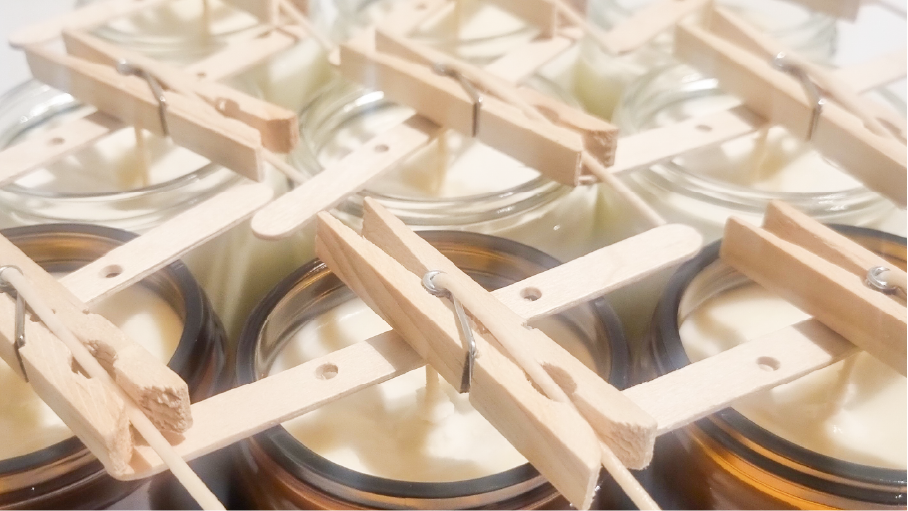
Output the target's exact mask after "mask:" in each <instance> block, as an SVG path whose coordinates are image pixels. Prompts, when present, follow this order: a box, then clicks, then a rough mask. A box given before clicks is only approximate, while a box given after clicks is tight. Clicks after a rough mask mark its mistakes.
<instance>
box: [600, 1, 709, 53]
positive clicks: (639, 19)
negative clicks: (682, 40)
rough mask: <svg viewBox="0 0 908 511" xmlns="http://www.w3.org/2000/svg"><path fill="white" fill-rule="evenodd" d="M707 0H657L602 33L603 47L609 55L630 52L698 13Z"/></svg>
mask: <svg viewBox="0 0 908 511" xmlns="http://www.w3.org/2000/svg"><path fill="white" fill-rule="evenodd" d="M708 3H709V0H659V1H657V2H653V3H651V4H649V5H647V6H646V7H644V8H642V9H640V10H639V11H637V12H635V13H634V14H633V15H632V16H631V17H630V18H628V19H626V20H624V21H623V22H621V24H620V25H618V26H616V27H615V28H613V29H611V30H609V31H608V32H607V33H605V35H604V36H603V37H604V44H605V46H606V47H607V48H609V49H610V50H611V52H612V53H614V54H618V55H621V54H623V53H629V52H631V51H634V50H636V49H638V48H640V47H641V46H643V45H644V44H646V43H648V42H649V41H651V40H652V39H653V38H654V37H656V36H657V35H659V34H660V33H662V32H663V31H665V30H668V29H669V28H671V27H673V26H675V25H676V24H677V23H678V22H679V21H681V20H682V19H684V18H685V17H687V16H689V15H690V14H692V13H694V12H696V11H698V10H700V9H702V8H703V7H705V6H706V5H707V4H708Z"/></svg>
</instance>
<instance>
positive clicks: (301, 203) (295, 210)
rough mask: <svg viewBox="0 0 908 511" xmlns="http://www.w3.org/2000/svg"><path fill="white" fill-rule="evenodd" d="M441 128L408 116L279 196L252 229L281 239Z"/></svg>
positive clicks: (411, 151)
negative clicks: (397, 124)
mask: <svg viewBox="0 0 908 511" xmlns="http://www.w3.org/2000/svg"><path fill="white" fill-rule="evenodd" d="M440 129H441V128H440V127H439V126H437V125H435V124H433V123H432V122H431V121H429V120H427V119H425V118H422V117H419V116H413V117H410V119H409V120H407V121H406V122H405V123H403V124H401V125H399V126H396V127H395V128H392V129H391V130H389V131H386V132H385V133H382V134H380V135H378V136H377V137H375V138H373V139H372V140H370V141H368V142H366V143H365V144H364V145H362V146H360V147H358V148H357V149H356V150H354V151H353V152H351V153H350V154H348V155H347V156H345V157H344V158H342V159H341V160H340V161H339V162H337V163H335V164H334V165H331V166H329V167H327V168H325V169H324V170H322V171H321V172H320V173H318V174H316V175H315V176H313V177H312V178H311V179H309V180H308V181H306V182H305V183H304V184H302V185H301V186H298V187H297V188H295V189H294V190H292V191H290V192H288V193H286V194H284V195H282V196H280V197H278V198H277V199H275V200H274V202H272V203H271V204H269V205H268V206H266V207H265V208H263V209H262V211H260V212H259V213H258V214H256V215H255V216H254V217H253V219H252V230H253V231H254V232H255V234H256V235H257V236H259V237H261V238H264V239H282V238H285V237H287V236H289V235H291V234H292V233H293V232H295V231H296V230H297V229H298V228H299V227H301V226H302V225H304V224H305V223H306V222H308V221H309V220H310V219H313V218H315V215H316V214H318V212H319V211H325V210H328V209H330V208H332V207H334V206H336V205H338V204H340V203H341V202H343V201H344V199H346V198H347V197H348V196H349V195H350V194H351V193H354V192H355V191H356V190H361V189H363V188H365V186H366V184H367V183H368V182H369V181H371V180H372V179H374V178H375V177H376V176H377V175H379V174H381V173H383V172H384V171H385V170H388V169H390V168H392V167H394V166H395V165H397V164H398V163H399V162H400V161H401V160H402V159H404V158H406V157H407V156H409V155H410V154H412V153H413V151H414V150H415V149H416V148H418V147H420V146H424V145H426V144H428V143H429V142H431V141H432V139H433V138H434V136H435V135H436V134H437V133H438V131H439V130H440Z"/></svg>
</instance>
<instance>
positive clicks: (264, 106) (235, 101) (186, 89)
mask: <svg viewBox="0 0 908 511" xmlns="http://www.w3.org/2000/svg"><path fill="white" fill-rule="evenodd" d="M63 42H64V43H65V44H66V51H67V52H69V54H70V55H73V56H75V57H78V58H80V59H83V60H87V61H90V62H95V63H98V64H104V65H108V66H116V65H117V63H118V62H120V61H123V60H125V61H127V62H129V63H130V64H132V65H134V66H137V67H139V68H141V69H144V70H145V71H147V72H149V73H151V74H152V75H153V76H154V77H155V78H157V79H158V80H159V81H161V82H163V83H164V84H166V86H167V87H168V88H169V89H172V90H175V91H177V92H179V93H181V94H183V95H187V96H191V95H195V96H197V97H200V98H202V100H204V101H205V102H207V103H208V104H209V105H211V106H212V107H213V108H215V109H216V110H217V112H219V113H220V114H221V115H224V116H226V117H229V118H231V119H236V120H238V121H240V122H243V123H244V124H246V125H248V126H251V127H253V128H255V129H256V130H258V132H259V133H260V134H261V139H262V145H263V146H264V147H265V148H266V149H269V150H271V151H275V152H279V153H288V152H290V151H291V150H293V148H294V147H296V144H297V143H299V121H298V120H297V116H296V114H295V113H294V112H292V111H290V110H287V109H286V108H281V107H279V106H276V105H272V104H271V103H268V102H266V101H263V100H261V99H258V98H255V97H252V96H250V95H248V94H245V93H243V92H240V91H238V90H236V89H234V88H232V87H228V86H226V85H222V84H220V83H216V82H213V81H210V80H203V79H200V78H198V76H197V75H192V74H188V73H185V72H183V71H180V70H179V69H176V68H174V67H172V66H170V65H167V64H164V63H161V62H158V61H157V60H155V59H152V58H149V57H146V56H144V55H141V54H139V53H137V52H133V51H129V50H126V49H122V48H118V47H116V46H114V45H112V44H110V43H107V42H105V41H102V40H101V39H98V38H97V37H94V36H92V35H90V34H86V33H83V32H70V31H66V32H63Z"/></svg>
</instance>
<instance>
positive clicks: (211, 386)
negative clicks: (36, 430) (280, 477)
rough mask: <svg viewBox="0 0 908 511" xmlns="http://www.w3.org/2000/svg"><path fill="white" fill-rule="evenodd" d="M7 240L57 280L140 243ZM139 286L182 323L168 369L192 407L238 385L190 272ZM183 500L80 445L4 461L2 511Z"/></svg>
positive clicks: (175, 268)
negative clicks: (108, 466)
mask: <svg viewBox="0 0 908 511" xmlns="http://www.w3.org/2000/svg"><path fill="white" fill-rule="evenodd" d="M0 234H3V236H5V237H6V238H8V239H9V240H10V241H12V242H13V243H14V244H15V245H16V246H17V247H19V248H20V249H21V250H22V251H24V252H25V253H26V254H27V255H28V256H29V257H31V258H32V259H33V260H35V261H36V262H38V263H39V264H41V266H42V267H44V268H45V269H46V270H48V271H50V272H52V273H69V272H72V271H74V270H76V269H78V268H80V267H81V266H84V265H85V264H87V263H89V262H91V261H93V260H95V259H97V258H98V257H100V256H102V255H104V254H105V253H107V252H108V251H110V250H111V249H113V248H115V247H117V246H119V245H121V244H123V243H125V242H126V241H128V240H130V239H131V238H133V237H135V235H134V234H132V233H129V232H127V231H122V230H119V229H112V228H107V227H98V226H89V225H80V224H55V225H41V226H31V227H17V228H11V229H4V230H3V231H0ZM135 285H136V286H142V287H143V288H145V290H148V291H150V292H151V293H153V294H154V295H156V296H157V297H158V298H160V299H161V300H162V301H163V302H164V303H166V304H167V305H169V306H170V308H171V309H172V310H173V312H174V313H175V314H176V316H177V317H178V318H179V319H180V320H181V321H182V334H181V336H180V338H179V342H178V344H177V345H176V349H175V351H174V352H173V355H172V357H171V358H170V362H169V364H168V365H169V367H170V368H171V369H173V370H174V371H176V372H177V374H179V375H180V377H182V378H183V379H184V380H185V381H186V382H187V383H188V384H189V392H190V396H191V398H192V400H193V401H198V400H201V399H204V398H206V397H209V396H211V395H213V394H215V393H216V392H218V391H219V390H221V389H223V388H224V387H225V386H226V384H228V383H229V381H230V378H229V377H227V374H226V370H227V368H226V364H225V361H226V358H225V344H224V343H225V338H224V330H223V327H221V324H220V321H219V320H218V318H217V316H216V315H215V314H214V312H213V311H212V309H211V305H210V304H209V303H208V300H207V298H206V297H205V295H204V293H203V292H202V290H201V288H199V286H198V284H197V283H196V282H195V280H194V279H193V278H192V275H191V274H190V273H189V271H188V270H187V269H186V267H185V266H183V264H182V263H179V262H176V263H173V264H170V265H169V266H167V267H166V268H164V269H162V270H160V271H158V272H156V273H154V274H153V275H151V276H149V277H147V278H145V279H144V280H142V281H141V282H140V283H138V284H135ZM0 364H2V362H0ZM16 383H18V382H16ZM4 392H9V389H4ZM10 409H12V408H10ZM7 440H8V439H3V440H2V441H4V442H5V441H7ZM206 462H207V464H206ZM210 463H211V460H210V459H208V460H206V459H202V460H199V462H196V463H194V464H193V466H194V468H195V469H196V470H197V471H200V472H201V473H203V474H206V479H207V482H208V483H209V484H212V485H213V486H215V487H216V486H217V485H215V484H213V483H215V482H216V481H214V480H213V479H210V478H209V477H210V476H214V474H215V471H214V470H213V468H214V467H210V466H208V465H210ZM181 492H183V490H177V487H176V485H175V484H174V483H173V482H172V478H171V476H169V475H160V476H155V477H153V478H150V479H146V480H143V481H133V482H122V481H117V480H114V479H113V478H111V477H110V476H108V475H107V474H106V472H105V471H104V469H103V467H102V466H101V463H100V462H98V461H97V459H95V457H94V456H92V455H91V453H89V451H88V450H87V449H86V448H85V446H84V445H82V442H80V441H79V440H78V439H77V438H75V437H69V438H67V439H65V440H63V441H60V442H57V443H54V444H52V445H50V446H48V447H46V448H43V449H39V450H37V451H34V452H31V453H28V454H24V455H20V456H15V457H12V458H7V459H0V508H50V509H100V508H108V507H111V506H116V507H120V508H134V509H135V508H148V507H160V508H172V507H185V506H187V505H191V504H190V502H191V501H188V500H185V499H184V498H183V497H182V496H181ZM185 498H188V495H187V496H186V497H185Z"/></svg>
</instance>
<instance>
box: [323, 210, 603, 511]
mask: <svg viewBox="0 0 908 511" xmlns="http://www.w3.org/2000/svg"><path fill="white" fill-rule="evenodd" d="M319 219H320V221H319V230H318V235H317V237H316V253H317V254H318V255H319V258H320V259H322V260H323V261H325V263H326V264H328V266H329V267H330V268H332V271H334V273H335V274H336V275H338V276H339V277H340V278H341V280H344V281H345V283H347V284H348V285H350V286H351V287H352V289H353V290H354V291H355V292H356V293H357V294H358V295H359V296H360V297H362V298H363V300H364V301H366V303H368V304H369V305H370V306H372V307H374V310H376V312H378V313H379V314H380V315H381V316H382V317H383V319H385V320H386V321H388V322H389V323H390V324H391V326H392V327H393V328H394V329H395V331H397V332H398V333H399V334H401V336H402V337H403V338H404V339H405V340H406V341H407V342H408V343H409V344H410V345H411V346H412V347H413V348H414V349H415V350H416V351H417V352H418V353H419V354H420V355H421V356H422V357H423V358H424V359H425V360H427V361H428V362H429V363H430V364H431V365H432V366H433V367H434V368H435V369H436V370H437V371H438V373H439V374H440V375H441V376H443V377H444V378H445V379H446V380H447V381H448V382H449V383H451V384H452V385H455V387H460V383H461V376H462V374H461V373H462V372H463V364H464V353H465V351H464V349H463V345H462V341H461V334H460V331H459V329H458V326H457V322H456V319H455V318H454V314H452V311H451V309H450V308H449V307H448V306H446V305H445V304H444V303H443V302H442V301H441V299H439V298H436V297H433V296H432V295H430V294H428V293H427V292H426V290H425V289H423V287H422V284H421V283H420V278H419V277H417V276H416V275H414V274H412V273H410V272H409V271H407V270H406V269H405V268H403V267H402V266H400V265H399V263H397V262H396V261H394V260H393V259H391V257H390V256H388V254H385V253H384V252H382V251H381V250H380V249H378V248H377V247H375V246H374V245H372V244H370V243H369V242H367V241H365V240H363V239H362V238H360V237H359V236H358V235H356V234H355V233H354V232H353V231H351V230H350V229H349V228H347V227H345V226H344V225H343V224H341V223H340V221H338V220H336V219H335V218H334V217H331V216H330V215H327V214H325V213H321V214H320V215H319ZM473 335H474V337H475V339H476V343H477V349H478V352H479V353H480V355H479V356H478V357H477V358H476V359H475V364H474V369H473V379H472V384H471V387H470V403H471V404H472V405H473V406H474V408H476V410H477V411H479V412H480V413H481V414H482V415H483V417H485V418H486V419H487V420H488V421H489V422H490V423H491V424H492V425H493V426H494V427H495V428H496V429H497V430H498V431H499V432H501V434H502V435H503V436H504V437H505V438H506V439H508V441H509V442H511V444H512V445H513V446H514V447H515V448H516V449H517V450H518V451H519V452H520V453H521V454H522V455H523V456H524V457H526V458H527V459H528V460H529V461H530V463H532V464H533V466H534V467H536V469H537V470H539V472H540V473H541V474H542V475H543V476H544V477H546V478H547V479H548V480H549V481H550V482H551V483H552V485H553V486H555V488H556V489H557V490H558V491H559V492H560V493H561V494H562V495H564V496H565V498H567V499H568V500H569V501H570V502H572V503H573V504H574V506H575V507H577V508H578V509H588V508H589V507H590V504H591V503H592V498H593V493H594V489H595V486H596V482H597V480H598V477H599V466H600V460H599V446H598V440H597V439H596V435H595V433H594V432H593V430H592V429H591V428H590V426H589V425H588V424H587V423H586V421H584V420H583V418H582V417H581V416H580V415H579V414H578V413H577V412H576V411H575V410H574V409H573V407H571V406H568V405H566V404H564V403H558V402H554V401H551V400H549V399H547V398H545V397H543V396H542V395H541V394H540V393H539V392H537V391H536V390H535V389H534V388H533V386H532V385H531V384H530V382H529V381H527V378H526V376H525V373H524V372H523V370H522V369H520V368H519V367H518V366H517V365H515V364H514V362H512V361H511V360H510V359H509V358H507V357H505V356H504V355H502V354H501V353H499V352H498V350H496V349H495V348H493V347H492V345H491V344H489V343H488V342H487V341H486V340H485V338H484V337H483V336H482V335H481V334H480V333H479V332H476V331H475V330H474V332H473Z"/></svg>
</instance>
